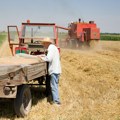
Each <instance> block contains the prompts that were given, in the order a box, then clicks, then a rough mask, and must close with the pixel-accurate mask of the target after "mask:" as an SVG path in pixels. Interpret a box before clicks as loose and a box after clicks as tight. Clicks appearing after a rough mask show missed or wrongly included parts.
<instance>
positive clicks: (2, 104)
mask: <svg viewBox="0 0 120 120" xmlns="http://www.w3.org/2000/svg"><path fill="white" fill-rule="evenodd" d="M31 94H32V106H34V105H36V104H37V103H38V102H39V101H41V100H43V99H44V98H45V97H46V95H45V87H43V86H34V87H31ZM13 104H14V99H0V119H7V118H8V119H10V120H14V119H15V118H17V115H16V114H15V112H14V107H13Z"/></svg>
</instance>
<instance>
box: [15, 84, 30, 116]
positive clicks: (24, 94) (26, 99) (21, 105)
mask: <svg viewBox="0 0 120 120" xmlns="http://www.w3.org/2000/svg"><path fill="white" fill-rule="evenodd" d="M31 106H32V97H31V91H30V88H29V86H28V85H22V86H19V87H18V92H17V96H16V98H15V99H14V110H15V113H16V114H17V115H18V116H19V117H25V116H26V115H27V114H28V113H29V111H30V109H31Z"/></svg>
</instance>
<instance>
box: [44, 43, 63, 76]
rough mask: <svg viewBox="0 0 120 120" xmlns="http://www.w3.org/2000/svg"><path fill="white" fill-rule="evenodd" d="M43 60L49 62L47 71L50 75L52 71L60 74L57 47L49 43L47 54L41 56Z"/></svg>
mask: <svg viewBox="0 0 120 120" xmlns="http://www.w3.org/2000/svg"><path fill="white" fill-rule="evenodd" d="M42 59H43V60H44V61H47V62H49V67H48V72H49V74H50V75H51V74H52V73H55V74H60V73H61V65H60V54H59V51H58V49H57V47H56V46H55V45H53V44H50V45H49V47H48V53H47V56H45V57H42Z"/></svg>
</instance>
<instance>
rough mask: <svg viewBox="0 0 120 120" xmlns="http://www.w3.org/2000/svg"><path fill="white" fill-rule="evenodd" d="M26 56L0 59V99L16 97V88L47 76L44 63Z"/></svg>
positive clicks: (36, 58)
mask: <svg viewBox="0 0 120 120" xmlns="http://www.w3.org/2000/svg"><path fill="white" fill-rule="evenodd" d="M26 56H27V57H26ZM26 56H24V55H23V56H13V57H6V58H0V98H2V97H4V98H14V97H16V92H17V90H16V89H17V86H19V85H22V84H28V83H29V82H30V81H32V80H34V79H37V78H40V77H42V76H45V75H46V74H47V67H46V62H44V61H42V60H41V59H39V58H38V57H34V56H28V55H26ZM10 89H11V90H10ZM8 91H9V92H8Z"/></svg>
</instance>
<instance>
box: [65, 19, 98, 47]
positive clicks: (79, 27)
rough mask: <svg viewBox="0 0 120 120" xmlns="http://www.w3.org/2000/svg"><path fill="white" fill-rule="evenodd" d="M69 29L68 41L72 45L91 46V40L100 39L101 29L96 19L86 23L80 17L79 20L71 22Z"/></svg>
mask: <svg viewBox="0 0 120 120" xmlns="http://www.w3.org/2000/svg"><path fill="white" fill-rule="evenodd" d="M68 29H69V30H68V38H67V43H68V45H69V46H70V47H79V46H81V45H83V44H86V45H87V46H90V45H91V42H93V41H94V42H97V41H99V40H100V29H99V28H97V25H96V24H95V23H94V21H89V23H86V22H81V19H79V21H78V22H72V23H70V24H69V26H68Z"/></svg>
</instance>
